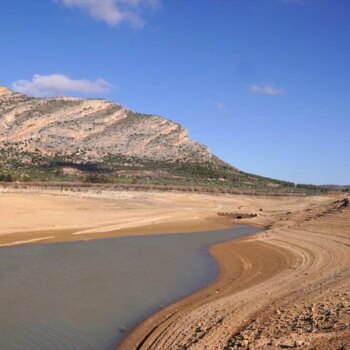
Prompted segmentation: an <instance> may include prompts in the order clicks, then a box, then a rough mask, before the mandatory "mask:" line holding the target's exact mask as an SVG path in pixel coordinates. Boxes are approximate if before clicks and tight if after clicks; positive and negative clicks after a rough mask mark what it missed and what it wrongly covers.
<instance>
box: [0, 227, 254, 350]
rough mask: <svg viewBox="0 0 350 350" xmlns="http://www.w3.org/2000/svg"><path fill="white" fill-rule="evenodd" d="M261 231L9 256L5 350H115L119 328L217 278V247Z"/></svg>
mask: <svg viewBox="0 0 350 350" xmlns="http://www.w3.org/2000/svg"><path fill="white" fill-rule="evenodd" d="M257 231H258V230H257V229H256V228H253V227H249V226H237V227H235V228H234V229H231V230H226V231H212V232H204V233H191V234H172V235H161V236H143V237H123V238H112V239H104V240H97V241H81V242H74V243H61V244H52V245H32V246H20V247H12V248H2V249H0V349H1V350H24V349H35V350H47V349H51V350H61V349H62V350H73V349H74V350H104V349H106V350H109V349H114V348H115V346H116V344H117V343H118V342H119V341H120V340H121V339H122V337H123V336H124V334H123V333H122V332H120V330H119V329H120V328H122V327H126V328H127V329H130V328H132V327H133V326H135V325H136V324H137V323H138V322H140V321H141V320H142V319H144V318H145V317H147V316H149V315H150V314H152V313H153V312H155V311H156V310H157V309H159V308H160V307H161V306H162V305H165V304H169V303H170V302H172V301H174V300H176V299H179V298H181V297H183V296H185V295H187V294H190V293H191V292H193V291H195V290H196V289H198V288H200V287H203V286H205V285H206V284H208V283H209V282H210V281H212V280H213V279H214V278H215V276H216V275H217V272H218V271H217V270H218V267H217V265H216V264H215V261H214V259H213V258H212V257H211V256H210V255H209V253H208V247H209V246H210V245H212V244H213V243H216V242H222V241H225V240H229V239H232V238H233V237H238V236H242V235H245V234H249V233H253V232H257Z"/></svg>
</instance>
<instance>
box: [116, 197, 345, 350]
mask: <svg viewBox="0 0 350 350" xmlns="http://www.w3.org/2000/svg"><path fill="white" fill-rule="evenodd" d="M342 205H343V202H337V203H333V204H322V205H320V206H319V207H314V208H310V209H306V210H305V209H304V210H300V211H296V212H292V213H290V214H286V215H283V216H281V217H280V218H279V219H278V221H276V222H275V224H273V225H272V228H271V229H269V230H267V231H266V232H265V233H263V234H258V235H256V236H255V237H249V238H247V239H241V240H234V241H231V242H229V243H224V244H220V245H217V246H214V247H213V248H212V250H211V252H212V254H213V255H214V256H215V257H216V258H217V260H218V261H219V263H220V266H221V275H220V277H219V278H218V280H217V281H216V283H214V284H213V285H212V286H210V287H209V288H206V289H203V290H201V291H199V292H197V293H196V294H194V295H192V296H190V297H188V298H186V299H184V300H182V301H180V302H178V303H176V304H174V305H171V306H170V307H167V308H165V309H163V310H161V311H160V312H159V313H157V314H156V315H154V316H153V317H151V318H149V319H148V320H146V321H145V322H143V323H142V324H141V325H140V326H139V327H138V328H137V329H136V330H135V331H134V332H132V333H131V334H130V335H129V336H128V337H127V338H126V339H125V341H124V342H123V344H122V345H121V346H120V348H119V349H121V350H124V349H125V350H126V349H128V350H130V349H139V350H141V349H159V350H160V349H193V350H194V349H196V350H199V349H201V350H202V349H210V350H212V349H213V350H214V349H221V350H228V349H279V348H295V347H299V348H302V349H348V348H349V346H350V278H349V277H350V209H349V207H348V208H343V207H342ZM346 344H348V345H346Z"/></svg>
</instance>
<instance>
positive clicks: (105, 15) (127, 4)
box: [56, 0, 161, 27]
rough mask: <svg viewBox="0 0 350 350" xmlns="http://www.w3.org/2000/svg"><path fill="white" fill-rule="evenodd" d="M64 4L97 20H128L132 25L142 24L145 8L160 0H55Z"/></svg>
mask: <svg viewBox="0 0 350 350" xmlns="http://www.w3.org/2000/svg"><path fill="white" fill-rule="evenodd" d="M56 1H58V2H61V3H62V4H63V5H64V6H66V7H70V8H78V9H80V10H81V11H84V12H86V13H88V14H89V16H91V17H92V18H94V19H95V20H97V21H103V22H105V23H107V24H108V25H110V26H116V25H118V24H120V23H122V22H128V23H129V24H131V25H132V26H134V27H142V26H143V24H144V21H143V18H142V15H143V13H144V11H145V10H150V9H156V8H157V7H158V6H159V5H160V2H161V0H56Z"/></svg>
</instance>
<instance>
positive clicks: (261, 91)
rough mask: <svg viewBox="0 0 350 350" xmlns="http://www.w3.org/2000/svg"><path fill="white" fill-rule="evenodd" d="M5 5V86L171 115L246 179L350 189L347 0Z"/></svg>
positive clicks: (16, 0)
mask: <svg viewBox="0 0 350 350" xmlns="http://www.w3.org/2000/svg"><path fill="white" fill-rule="evenodd" d="M0 4H1V7H0V43H1V46H0V47H1V51H0V84H3V85H5V86H7V87H9V88H12V89H14V90H16V91H19V92H22V93H25V94H28V95H32V96H49V97H51V96H63V95H64V96H79V97H99V98H105V99H108V100H112V101H115V102H116V103H118V104H122V105H124V106H126V107H128V108H130V109H132V110H135V111H137V112H141V113H150V114H156V115H161V116H164V117H166V118H168V119H171V120H174V121H176V122H178V123H180V124H182V125H183V126H184V127H186V128H187V129H189V134H190V137H192V138H193V139H195V140H197V141H199V142H201V143H203V144H205V145H207V146H208V147H209V148H210V150H211V151H212V152H213V153H214V154H216V155H217V156H219V157H220V158H222V159H223V160H225V161H227V162H228V163H230V164H232V165H234V166H236V167H238V168H239V169H240V170H242V171H245V172H250V173H255V174H258V175H263V176H268V177H272V178H278V179H283V180H289V181H293V182H296V183H313V184H331V183H332V184H350V21H349V18H350V1H349V0H186V1H185V0H35V1H27V0H2V1H1V2H0Z"/></svg>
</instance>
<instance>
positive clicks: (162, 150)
mask: <svg viewBox="0 0 350 350" xmlns="http://www.w3.org/2000/svg"><path fill="white" fill-rule="evenodd" d="M0 142H1V146H0V148H9V147H14V148H16V149H17V150H18V151H20V152H30V153H32V152H40V153H41V154H43V155H46V156H51V157H52V156H55V155H63V154H64V155H66V156H67V155H68V156H74V157H75V158H80V159H81V160H82V161H99V160H100V159H101V158H103V157H105V156H107V155H109V156H119V155H123V156H127V157H137V158H145V159H150V160H156V161H192V162H212V163H213V162H217V158H216V157H213V155H212V154H211V153H210V152H209V150H208V148H207V147H205V146H203V145H201V144H200V143H198V142H195V141H193V140H191V139H190V138H189V137H188V132H187V130H186V129H184V128H183V127H182V126H181V125H179V124H177V123H174V122H172V121H170V120H167V119H165V118H161V117H159V116H156V115H144V114H138V113H134V112H132V111H130V110H128V109H126V108H124V107H122V106H119V105H117V104H115V103H113V102H109V101H105V100H101V99H81V98H33V97H28V96H24V95H21V94H18V93H13V92H12V91H11V90H8V89H7V88H5V87H1V86H0Z"/></svg>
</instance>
